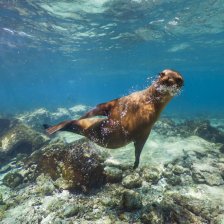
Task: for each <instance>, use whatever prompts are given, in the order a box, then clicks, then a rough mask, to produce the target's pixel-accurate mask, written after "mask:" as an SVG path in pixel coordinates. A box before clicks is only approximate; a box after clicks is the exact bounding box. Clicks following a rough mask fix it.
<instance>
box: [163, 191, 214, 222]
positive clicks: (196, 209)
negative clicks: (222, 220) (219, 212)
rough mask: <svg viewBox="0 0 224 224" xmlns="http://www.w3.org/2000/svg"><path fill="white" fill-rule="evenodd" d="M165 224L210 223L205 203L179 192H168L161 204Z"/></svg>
mask: <svg viewBox="0 0 224 224" xmlns="http://www.w3.org/2000/svg"><path fill="white" fill-rule="evenodd" d="M160 206H161V207H160V208H159V209H160V210H162V213H163V217H164V222H165V223H210V221H211V218H210V215H209V214H208V213H207V211H206V209H205V207H206V206H207V205H205V204H204V201H199V200H198V199H195V198H193V197H190V196H185V195H182V194H180V193H177V192H169V191H168V192H166V193H165V195H164V197H163V200H162V202H161V203H160Z"/></svg>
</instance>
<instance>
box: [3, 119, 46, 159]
mask: <svg viewBox="0 0 224 224" xmlns="http://www.w3.org/2000/svg"><path fill="white" fill-rule="evenodd" d="M0 124H1V125H0V161H1V162H4V161H5V160H7V159H9V158H11V157H14V156H16V155H17V154H18V153H24V154H31V153H32V152H33V151H35V150H37V149H39V148H40V147H41V146H43V144H44V143H45V142H47V141H48V140H49V138H48V137H47V136H45V135H42V134H40V133H38V132H36V131H34V130H33V129H31V128H29V127H28V126H26V125H24V124H22V123H21V122H19V121H18V120H9V119H0Z"/></svg>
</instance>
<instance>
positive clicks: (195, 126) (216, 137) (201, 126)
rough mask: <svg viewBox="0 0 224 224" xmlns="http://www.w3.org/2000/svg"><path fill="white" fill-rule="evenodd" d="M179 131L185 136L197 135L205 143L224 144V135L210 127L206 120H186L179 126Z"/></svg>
mask: <svg viewBox="0 0 224 224" xmlns="http://www.w3.org/2000/svg"><path fill="white" fill-rule="evenodd" d="M179 129H184V130H185V135H188V136H190V135H197V136H199V137H201V138H203V139H205V140H207V141H210V142H215V143H224V133H223V132H222V131H220V130H219V129H218V128H215V127H213V126H211V124H210V121H208V120H188V121H185V122H184V123H183V124H181V125H179Z"/></svg>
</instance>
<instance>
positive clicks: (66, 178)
mask: <svg viewBox="0 0 224 224" xmlns="http://www.w3.org/2000/svg"><path fill="white" fill-rule="evenodd" d="M103 161H104V154H101V153H100V150H99V149H97V148H96V147H95V145H94V144H93V143H91V142H90V141H88V140H87V139H85V138H83V139H80V140H78V141H76V142H73V143H70V144H66V145H65V144H63V143H60V142H59V143H54V144H50V145H48V146H46V147H44V148H42V149H41V150H39V151H36V152H34V153H33V154H32V155H31V156H30V158H28V160H27V166H28V167H35V169H34V171H33V172H34V176H38V175H40V174H42V173H44V174H47V175H50V177H51V178H52V179H53V180H54V181H55V185H57V186H58V188H61V189H68V190H78V191H82V192H88V191H90V190H92V189H94V188H97V187H100V186H102V185H103V184H104V183H105V180H106V178H105V174H104V167H103V165H102V164H103ZM29 175H30V174H29Z"/></svg>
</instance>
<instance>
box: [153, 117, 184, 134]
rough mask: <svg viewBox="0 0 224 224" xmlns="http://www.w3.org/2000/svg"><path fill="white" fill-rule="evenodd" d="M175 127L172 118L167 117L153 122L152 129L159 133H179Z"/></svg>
mask: <svg viewBox="0 0 224 224" xmlns="http://www.w3.org/2000/svg"><path fill="white" fill-rule="evenodd" d="M176 127H177V125H176V124H175V122H174V121H173V120H171V119H169V118H161V119H159V120H158V121H157V122H156V123H155V125H154V127H153V130H154V131H156V132H157V133H158V134H160V135H165V136H177V135H179V134H180V133H179V132H178V129H177V128H176Z"/></svg>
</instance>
